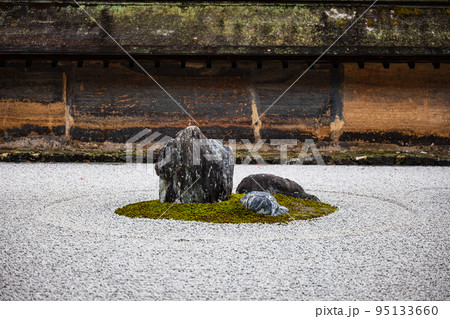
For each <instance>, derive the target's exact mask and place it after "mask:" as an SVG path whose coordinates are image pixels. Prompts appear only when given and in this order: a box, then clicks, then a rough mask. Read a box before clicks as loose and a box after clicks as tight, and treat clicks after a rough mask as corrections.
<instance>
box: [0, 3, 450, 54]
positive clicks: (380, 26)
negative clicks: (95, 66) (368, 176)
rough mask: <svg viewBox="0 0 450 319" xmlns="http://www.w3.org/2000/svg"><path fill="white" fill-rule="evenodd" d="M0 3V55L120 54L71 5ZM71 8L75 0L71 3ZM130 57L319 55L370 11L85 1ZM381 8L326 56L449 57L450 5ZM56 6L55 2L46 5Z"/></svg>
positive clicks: (296, 5) (346, 6)
mask: <svg viewBox="0 0 450 319" xmlns="http://www.w3.org/2000/svg"><path fill="white" fill-rule="evenodd" d="M43 3H44V2H42V3H36V2H34V1H33V2H31V1H28V2H23V1H19V2H14V4H12V3H7V2H5V1H2V2H0V32H1V34H2V37H1V38H0V53H1V54H14V53H33V54H91V55H92V54H94V55H118V54H124V52H123V51H121V49H120V48H119V47H118V46H117V44H116V43H114V41H113V40H112V39H110V38H109V37H108V36H107V34H106V33H105V32H104V31H103V30H101V29H100V28H99V27H98V26H97V25H96V24H95V23H94V22H93V21H92V20H91V19H90V18H89V17H88V16H87V14H86V13H85V12H84V11H83V10H82V9H81V8H79V7H77V6H76V5H73V4H74V3H72V2H71V1H66V2H64V3H55V2H45V5H43ZM68 3H71V4H70V5H68ZM83 3H84V5H82V8H83V9H84V10H86V11H87V12H88V13H89V14H90V15H91V16H92V17H94V18H95V19H96V21H97V22H98V23H99V24H100V25H101V26H102V27H103V28H104V29H105V30H106V31H107V32H108V33H110V34H111V36H112V37H113V38H114V39H115V40H116V41H117V42H118V43H120V44H121V45H122V46H123V47H124V48H125V49H126V50H127V51H128V52H130V53H131V54H139V55H210V56H214V55H241V56H242V55H258V56H277V55H280V56H281V55H283V56H317V55H320V54H321V53H322V52H323V51H324V50H325V49H326V48H327V47H328V46H329V45H330V44H331V43H333V41H334V40H335V39H337V38H338V37H339V36H340V35H341V34H342V33H343V32H344V31H345V30H346V29H347V28H348V27H349V26H350V25H351V23H352V22H353V21H354V20H355V19H356V18H357V17H358V16H359V15H360V14H361V13H362V12H364V10H365V9H366V8H367V6H368V4H367V3H365V2H361V1H359V2H355V3H354V4H353V5H349V4H345V3H342V4H340V3H338V2H337V1H336V2H333V4H332V5H330V3H320V4H313V3H309V4H305V3H301V4H300V3H290V4H286V5H283V6H282V5H277V4H273V3H272V4H270V3H266V4H264V5H258V6H255V5H249V4H248V3H247V4H243V3H241V4H239V3H228V2H221V3H217V4H216V2H210V3H206V2H202V3H188V4H183V5H181V4H180V3H174V4H170V3H160V2H145V3H144V2H130V3H128V2H127V3H125V2H122V3H119V2H117V3H116V2H114V3H113V2H111V1H109V2H108V1H106V2H101V1H89V2H86V1H85V2H83ZM408 3H409V4H410V5H412V6H402V4H401V3H399V4H398V5H379V6H378V5H377V6H376V7H374V8H373V9H371V10H370V11H369V12H367V14H366V15H365V16H364V17H363V18H362V19H361V20H359V21H358V22H357V23H356V24H355V25H354V26H353V27H352V28H351V29H350V30H349V31H348V33H347V34H346V35H345V36H343V37H342V38H341V39H340V40H339V41H338V42H337V43H336V45H335V46H334V47H333V48H332V49H331V50H330V51H329V52H328V53H327V55H330V56H334V55H341V56H354V55H368V56H378V55H388V56H404V55H409V56H417V55H421V56H443V55H448V54H450V48H449V46H448V39H449V38H450V31H449V30H450V19H449V15H450V9H449V7H448V5H447V6H444V5H443V6H441V7H439V6H434V7H430V6H428V5H427V6H422V5H423V3H422V2H420V3H417V5H416V6H414V5H413V2H411V1H410V2H408ZM50 4H52V5H50Z"/></svg>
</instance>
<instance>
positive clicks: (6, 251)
mask: <svg viewBox="0 0 450 319" xmlns="http://www.w3.org/2000/svg"><path fill="white" fill-rule="evenodd" d="M258 172H260V173H272V174H276V175H280V176H283V177H288V178H290V179H293V180H295V181H296V182H298V183H300V184H301V185H302V186H304V188H305V189H306V191H307V192H310V193H312V194H315V195H317V196H319V198H321V199H322V200H323V201H326V202H329V203H332V204H335V205H337V206H339V208H340V209H339V211H338V212H336V213H334V214H331V215H330V216H327V217H324V218H319V219H316V220H311V221H296V222H292V223H289V224H288V225H257V224H249V225H244V224H243V225H218V224H206V223H197V222H180V221H169V220H145V219H135V220H132V219H129V218H126V217H122V216H118V215H115V214H114V209H115V208H116V207H119V206H123V205H126V204H128V203H131V202H136V201H142V200H149V199H156V198H157V196H158V195H157V194H158V189H157V187H158V177H157V176H155V175H154V173H153V168H152V167H149V169H148V171H147V170H146V166H144V165H138V166H136V165H111V164H8V163H0V176H1V184H0V200H1V205H0V218H1V223H0V300H104V299H105V300H128V299H130V300H140V299H145V300H211V299H212V300H235V299H240V300H449V299H450V266H449V265H450V263H449V262H450V258H449V257H450V227H449V226H450V218H449V210H448V207H449V204H450V198H449V190H450V169H449V168H445V167H360V166H358V167H357V166H351V167H345V166H279V165H275V166H274V165H272V166H237V167H236V169H235V181H234V185H235V187H236V185H237V184H238V183H239V182H240V181H241V180H242V179H243V178H244V177H245V176H247V175H249V174H252V173H258Z"/></svg>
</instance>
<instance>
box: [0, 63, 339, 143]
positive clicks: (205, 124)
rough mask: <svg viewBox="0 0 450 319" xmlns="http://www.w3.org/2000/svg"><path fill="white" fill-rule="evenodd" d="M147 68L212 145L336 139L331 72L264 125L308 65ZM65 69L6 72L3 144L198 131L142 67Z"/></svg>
mask: <svg viewBox="0 0 450 319" xmlns="http://www.w3.org/2000/svg"><path fill="white" fill-rule="evenodd" d="M143 66H144V67H145V68H146V69H147V70H148V71H149V72H150V73H151V74H152V76H153V77H154V78H155V80H157V81H158V83H160V84H161V85H162V86H163V87H164V88H165V90H167V92H169V93H170V94H171V95H172V97H173V98H174V99H175V100H176V101H177V102H179V103H180V105H181V106H182V107H183V108H185V110H186V111H187V112H188V113H189V114H190V115H191V116H192V118H193V119H195V120H196V121H197V122H198V124H199V125H200V127H201V128H202V130H203V131H204V132H205V133H206V134H207V135H209V136H210V137H214V138H225V139H228V138H234V139H240V138H248V139H252V140H253V139H255V138H256V139H257V138H259V137H262V138H268V137H271V138H280V137H285V138H287V137H289V138H296V137H299V136H314V137H316V138H319V139H324V138H325V139H326V138H327V137H328V135H329V124H330V107H331V104H330V101H331V96H330V94H331V89H330V86H331V71H330V69H331V66H321V67H320V68H316V69H313V70H310V71H309V72H308V73H307V75H305V77H304V78H303V79H302V81H301V82H299V83H298V84H299V85H296V86H294V87H293V88H292V89H291V90H290V91H289V94H286V95H285V96H284V97H283V98H282V99H280V100H279V101H278V102H277V103H276V105H274V106H273V107H271V108H270V109H269V110H268V112H267V113H265V114H264V116H262V118H261V120H260V121H258V123H257V124H254V123H253V122H254V121H255V120H257V119H258V117H259V116H260V115H262V114H263V112H264V111H265V110H267V109H268V108H269V106H270V104H272V102H273V101H275V99H276V98H277V97H278V96H279V95H280V94H281V93H282V91H283V90H284V89H285V88H286V87H287V86H289V84H290V83H291V82H292V81H294V80H295V78H296V77H297V76H298V74H299V73H301V72H303V71H304V70H305V69H306V65H305V64H303V63H302V64H300V63H297V64H291V67H290V68H289V69H287V68H282V65H281V64H280V63H267V64H265V65H264V68H263V69H257V66H256V64H254V63H245V62H242V63H237V65H236V68H232V67H231V65H230V64H229V63H220V62H219V63H214V64H213V65H212V67H211V68H206V67H205V65H204V64H201V63H187V65H186V68H181V67H180V63H177V62H162V63H161V65H160V67H159V68H155V67H154V66H149V65H145V64H143ZM32 69H33V67H31V70H32ZM48 69H49V70H50V71H52V69H51V68H50V67H49V66H48ZM64 69H65V71H64V72H63V73H58V71H57V70H53V71H52V72H37V73H34V72H33V71H31V70H30V71H28V72H27V71H19V70H17V69H15V68H9V67H5V68H2V69H0V78H1V79H3V81H2V82H0V112H1V114H2V123H0V136H3V137H4V138H8V137H20V136H27V135H29V134H42V133H45V134H66V135H67V136H66V137H67V138H71V139H73V140H79V141H83V142H88V141H98V142H103V141H111V142H116V143H124V142H125V141H126V140H127V139H128V138H130V137H132V136H133V135H134V134H136V133H138V132H139V131H140V130H142V129H143V128H150V129H152V130H156V131H158V132H160V133H163V134H167V135H172V136H173V135H174V134H175V133H176V132H177V131H178V130H180V129H181V128H183V127H185V126H187V125H191V124H196V123H195V122H194V121H193V120H192V119H191V118H190V117H189V116H188V115H187V114H186V113H185V112H184V111H183V110H182V109H181V108H180V107H179V106H178V105H177V104H176V103H175V102H174V101H173V100H172V99H171V98H170V97H169V96H168V95H167V94H165V93H164V92H163V91H162V90H161V88H160V87H158V86H157V85H156V84H155V83H154V82H153V81H152V80H151V79H150V78H149V77H148V76H147V75H146V74H144V73H143V72H141V71H139V69H138V68H136V67H135V68H129V67H128V64H125V63H110V65H109V67H108V68H104V67H103V63H85V64H84V65H83V67H82V68H78V67H75V64H73V65H72V66H67V67H65V68H64ZM11 79H14V80H12V81H11ZM16 79H18V80H16ZM33 79H34V81H33ZM37 79H39V81H38V82H36V81H37ZM36 105H38V106H39V107H40V109H39V110H38V111H36V110H37V109H36V107H37V106H36ZM44 111H45V112H46V113H44ZM17 114H20V115H17ZM56 125H58V126H57V128H58V130H57V131H55V132H54V131H52V128H54V127H56ZM61 125H62V127H61Z"/></svg>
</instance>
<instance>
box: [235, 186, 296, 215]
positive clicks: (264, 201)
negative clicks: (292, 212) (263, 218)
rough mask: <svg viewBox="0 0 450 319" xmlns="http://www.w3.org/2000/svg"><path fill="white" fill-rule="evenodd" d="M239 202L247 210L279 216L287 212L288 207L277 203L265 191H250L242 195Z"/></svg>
mask: <svg viewBox="0 0 450 319" xmlns="http://www.w3.org/2000/svg"><path fill="white" fill-rule="evenodd" d="M239 202H240V203H241V204H242V206H244V207H245V208H247V209H248V210H251V211H252V212H255V213H259V214H265V215H272V216H279V215H282V214H286V213H287V212H289V209H287V208H286V207H284V206H280V205H278V202H277V200H276V199H275V197H273V196H272V195H271V194H269V193H267V192H257V191H255V192H250V193H248V194H245V195H244V196H242V198H241V200H240V201H239Z"/></svg>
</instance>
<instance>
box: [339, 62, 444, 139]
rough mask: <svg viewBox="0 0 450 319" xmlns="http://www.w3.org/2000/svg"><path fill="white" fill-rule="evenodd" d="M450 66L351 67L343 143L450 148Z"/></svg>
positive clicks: (347, 72)
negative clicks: (448, 144)
mask: <svg viewBox="0 0 450 319" xmlns="http://www.w3.org/2000/svg"><path fill="white" fill-rule="evenodd" d="M449 80H450V65H449V64H443V65H441V67H440V68H439V69H434V68H433V67H432V66H431V64H417V65H416V67H415V68H414V69H410V68H409V67H408V65H407V64H406V63H401V64H391V65H390V68H389V69H384V68H383V66H382V65H381V64H368V65H366V67H365V68H364V69H363V70H361V69H359V68H358V67H357V66H356V65H355V64H346V65H345V80H344V123H343V134H342V136H341V137H340V140H341V141H345V140H347V141H352V140H362V141H367V142H380V141H381V142H391V143H398V144H405V143H414V141H418V140H421V141H422V142H425V141H428V143H429V144H431V143H445V140H447V141H448V139H449V137H450V81H449Z"/></svg>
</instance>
